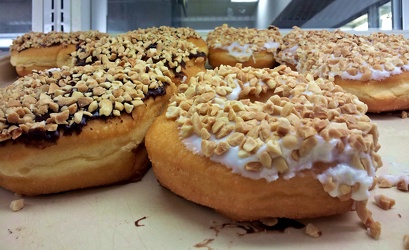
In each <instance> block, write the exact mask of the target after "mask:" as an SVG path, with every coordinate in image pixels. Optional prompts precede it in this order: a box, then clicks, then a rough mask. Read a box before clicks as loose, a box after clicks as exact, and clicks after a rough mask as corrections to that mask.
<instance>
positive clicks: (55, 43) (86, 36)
mask: <svg viewBox="0 0 409 250" xmlns="http://www.w3.org/2000/svg"><path fill="white" fill-rule="evenodd" d="M105 36H108V35H107V34H105V33H101V32H98V31H77V32H56V31H52V32H49V33H43V32H29V33H26V34H24V35H22V36H19V37H17V38H16V39H15V40H13V42H12V45H11V46H10V54H11V56H10V63H11V64H12V65H13V66H14V67H15V68H16V71H17V74H18V75H19V76H25V75H27V74H30V73H31V72H32V71H33V70H46V69H50V68H56V67H62V66H67V65H69V64H70V63H71V56H70V54H71V53H72V52H73V51H75V49H76V45H78V44H79V43H82V42H86V41H89V40H98V39H99V38H101V37H105Z"/></svg>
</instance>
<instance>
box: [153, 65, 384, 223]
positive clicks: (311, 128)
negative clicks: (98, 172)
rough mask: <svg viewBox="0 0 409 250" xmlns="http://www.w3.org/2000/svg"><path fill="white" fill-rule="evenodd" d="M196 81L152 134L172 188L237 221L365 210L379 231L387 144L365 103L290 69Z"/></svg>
mask: <svg viewBox="0 0 409 250" xmlns="http://www.w3.org/2000/svg"><path fill="white" fill-rule="evenodd" d="M189 84H190V85H181V86H179V92H180V93H179V94H178V95H176V96H174V97H172V99H171V103H170V104H169V107H168V109H167V112H166V114H165V115H162V116H160V117H159V118H158V119H157V120H156V121H155V122H154V124H153V125H152V126H151V127H150V129H149V130H148V133H147V136H146V147H147V150H148V155H149V158H150V160H151V162H152V167H153V170H154V172H155V174H156V176H157V178H158V181H159V182H160V183H161V184H162V185H163V186H164V187H166V188H169V189H170V190H172V191H173V192H175V193H176V194H178V195H180V196H182V197H184V198H186V199H188V200H191V201H193V202H196V203H199V204H202V205H204V206H208V207H211V208H213V209H215V210H217V211H219V212H220V213H222V214H225V215H227V216H228V217H230V218H233V219H235V220H258V219H263V218H270V217H286V218H309V217H318V216H327V215H333V214H339V213H343V212H346V211H350V210H353V209H355V208H357V210H359V211H358V214H359V215H360V217H361V219H362V220H363V221H364V222H365V223H366V226H367V227H368V228H369V227H370V226H371V225H372V224H373V223H372V222H373V220H372V218H370V213H368V211H367V210H366V207H365V204H366V201H367V199H368V197H369V189H370V188H371V186H372V185H373V182H374V176H375V171H376V169H377V168H378V167H380V166H381V165H382V162H381V159H380V157H379V155H378V154H377V153H376V151H377V150H378V149H379V147H380V146H379V144H378V132H377V127H376V125H375V124H374V123H372V122H371V121H370V119H369V118H368V117H367V116H366V115H365V112H366V105H365V104H363V103H362V102H360V101H359V100H358V98H357V97H356V96H354V95H351V94H349V93H346V92H344V91H343V90H342V89H341V88H340V87H339V86H336V85H334V84H333V83H331V82H328V81H326V80H323V79H317V80H314V79H313V77H312V76H311V75H303V74H299V73H297V72H294V71H291V69H290V68H288V67H285V66H280V67H278V68H275V69H255V68H251V67H247V68H240V67H230V66H221V67H220V68H217V69H215V70H214V71H213V70H208V71H207V72H205V73H200V74H198V75H197V76H196V77H194V78H192V79H191V81H190V83H189ZM165 133H166V136H163V135H164V134H165ZM169 145H172V146H171V147H169ZM164 148H166V150H163V149H164ZM355 203H359V205H358V206H354V204H355ZM358 208H359V209H358ZM368 221H370V222H368Z"/></svg>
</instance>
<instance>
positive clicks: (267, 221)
mask: <svg viewBox="0 0 409 250" xmlns="http://www.w3.org/2000/svg"><path fill="white" fill-rule="evenodd" d="M260 222H261V223H263V225H266V226H268V227H272V226H275V225H276V224H277V223H278V219H277V218H264V219H261V220H260Z"/></svg>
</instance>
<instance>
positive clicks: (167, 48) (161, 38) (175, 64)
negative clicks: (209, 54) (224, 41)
mask: <svg viewBox="0 0 409 250" xmlns="http://www.w3.org/2000/svg"><path fill="white" fill-rule="evenodd" d="M153 30H154V29H153V28H152V29H149V30H137V31H132V32H128V33H125V34H120V35H118V36H111V37H105V38H102V39H99V40H97V41H93V42H89V43H84V44H81V45H80V46H79V47H78V49H77V50H76V51H75V52H74V53H72V56H73V58H74V59H73V61H72V63H73V65H76V66H83V65H87V64H91V65H92V64H105V65H106V64H110V63H114V64H118V65H121V64H122V63H124V62H128V61H129V60H131V61H132V60H134V59H139V60H144V61H146V62H147V63H158V64H162V65H164V66H166V67H167V68H168V69H169V70H168V71H167V72H164V73H165V74H166V75H167V76H169V77H170V78H171V79H172V81H174V82H175V83H176V84H179V83H181V82H185V81H188V79H189V78H190V77H191V76H193V75H195V74H197V73H198V72H201V71H204V70H205V63H206V54H205V53H204V52H202V51H201V50H200V48H199V47H197V46H196V45H194V44H193V43H191V42H188V41H187V40H186V39H180V38H177V37H175V36H172V35H170V34H167V33H164V32H159V31H158V30H157V29H155V31H153Z"/></svg>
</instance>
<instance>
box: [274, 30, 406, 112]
mask: <svg viewBox="0 0 409 250" xmlns="http://www.w3.org/2000/svg"><path fill="white" fill-rule="evenodd" d="M277 60H278V61H279V62H280V63H282V64H286V65H289V66H291V67H292V68H293V69H296V70H297V71H299V72H302V73H311V74H312V75H314V77H322V78H326V79H329V80H331V81H334V82H335V84H337V85H340V86H341V87H342V88H343V89H344V90H345V91H347V92H350V93H352V94H354V95H356V96H358V98H359V99H360V100H361V101H362V102H364V103H365V104H367V105H368V111H369V112H385V111H394V110H405V109H409V98H408V97H407V95H406V93H408V91H409V40H408V39H405V38H404V37H403V36H402V35H393V34H391V35H387V34H385V33H381V32H377V33H372V34H370V35H369V36H363V35H352V34H349V33H346V32H343V31H340V30H336V31H326V30H302V29H299V28H294V29H293V30H292V31H291V32H290V33H289V34H287V35H286V36H284V37H283V45H282V47H281V51H280V52H279V53H278V55H277Z"/></svg>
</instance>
